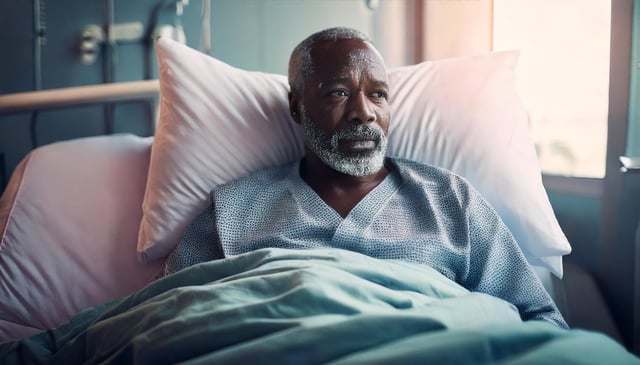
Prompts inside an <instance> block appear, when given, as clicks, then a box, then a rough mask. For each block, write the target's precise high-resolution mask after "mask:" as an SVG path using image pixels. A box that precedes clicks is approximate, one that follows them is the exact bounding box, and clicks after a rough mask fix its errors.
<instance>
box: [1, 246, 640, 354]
mask: <svg viewBox="0 0 640 365" xmlns="http://www.w3.org/2000/svg"><path fill="white" fill-rule="evenodd" d="M0 359H2V360H1V363H2V364H50V363H51V364H67V365H72V364H85V363H91V364H123V363H127V364H173V363H184V364H218V363H220V364H236V363H237V364H265V363H266V364H363V363H366V364H375V363H380V364H387V363H389V364H390V363H393V364H415V363H438V364H483V363H487V364H488V363H491V364H496V363H500V364H525V363H558V364H567V363H571V364H603V363H611V364H613V363H615V364H640V359H638V358H637V357H634V356H633V355H632V354H630V353H629V352H627V351H626V350H625V349H624V348H623V347H622V346H620V345H619V344H618V343H617V342H615V341H613V340H612V339H611V338H609V337H606V336H604V335H602V334H599V333H596V332H589V331H583V330H566V329H560V328H557V327H555V326H554V325H552V324H549V323H546V322H541V321H530V322H522V321H521V320H520V317H519V315H518V312H517V309H516V308H515V307H514V306H512V305H511V304H509V303H507V302H505V301H502V300H500V299H498V298H494V297H491V296H489V295H485V294H481V293H471V292H468V291H467V290H466V289H464V288H462V287H461V286H459V285H458V284H456V283H454V282H452V281H450V280H449V279H447V278H445V277H444V276H442V275H441V274H439V273H438V272H436V271H435V270H433V269H430V268H428V267H424V266H418V265H415V264H408V263H402V262H397V261H384V260H378V259H374V258H370V257H367V256H364V255H361V254H358V253H354V252H349V251H343V250H337V249H313V250H285V249H262V250H258V251H254V252H250V253H247V254H244V255H240V256H236V257H232V258H227V259H224V260H219V261H212V262H207V263H202V264H198V265H195V266H193V267H190V268H187V269H185V270H183V271H180V272H178V273H176V274H174V275H171V276H168V277H166V278H163V279H161V280H158V281H156V282H154V283H151V284H150V285H149V286H147V287H145V288H144V289H142V290H140V291H138V292H136V293H134V294H132V295H129V296H126V297H124V298H122V299H119V300H116V301H114V302H111V303H106V304H103V305H100V306H97V307H93V308H91V309H89V310H86V311H84V312H81V313H80V314H79V315H77V316H75V317H74V318H73V319H72V320H71V321H70V322H69V323H68V324H66V325H64V326H62V327H59V328H58V329H56V330H54V331H50V332H45V333H41V334H38V335H36V336H33V337H30V338H28V339H24V340H20V341H15V342H9V343H5V344H2V345H0Z"/></svg>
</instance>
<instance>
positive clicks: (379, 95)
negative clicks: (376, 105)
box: [373, 91, 387, 99]
mask: <svg viewBox="0 0 640 365" xmlns="http://www.w3.org/2000/svg"><path fill="white" fill-rule="evenodd" d="M373 97H374V98H376V99H386V98H387V92H386V91H376V92H374V93H373Z"/></svg>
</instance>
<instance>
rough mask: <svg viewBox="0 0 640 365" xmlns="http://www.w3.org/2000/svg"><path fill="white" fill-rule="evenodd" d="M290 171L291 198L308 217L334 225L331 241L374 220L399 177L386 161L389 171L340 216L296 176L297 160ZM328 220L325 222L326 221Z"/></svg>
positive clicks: (394, 188)
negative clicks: (345, 213)
mask: <svg viewBox="0 0 640 365" xmlns="http://www.w3.org/2000/svg"><path fill="white" fill-rule="evenodd" d="M291 168H292V169H293V170H292V171H291V172H290V173H291V176H292V179H291V180H290V182H291V183H290V184H289V186H288V188H289V190H290V191H291V193H292V195H293V197H294V198H295V199H296V200H298V202H299V205H300V207H301V209H302V210H303V211H304V213H305V214H307V215H308V216H311V217H323V218H324V219H327V218H329V219H331V223H332V225H333V226H334V227H335V229H336V232H335V234H334V239H333V240H334V241H335V240H336V239H339V238H340V237H341V236H343V234H345V233H347V232H348V234H349V235H350V236H352V235H353V233H354V232H357V231H360V230H362V229H364V228H366V226H368V224H369V223H371V222H373V221H374V218H375V216H376V215H377V214H378V212H379V211H380V210H381V209H382V208H384V206H385V205H386V203H387V201H388V200H389V199H390V198H391V197H392V196H393V195H394V194H395V192H396V191H397V190H398V188H399V187H400V185H401V178H400V175H399V174H398V171H397V166H395V164H393V163H390V164H389V173H388V174H387V176H385V178H384V179H383V180H382V181H381V182H380V184H378V185H377V186H376V187H375V188H373V189H372V190H371V191H370V192H369V193H367V195H365V196H364V198H362V200H360V201H359V202H358V203H357V204H356V205H355V206H354V207H353V209H351V211H350V212H349V213H348V214H347V216H346V217H344V218H343V217H342V216H341V215H340V214H339V213H338V212H337V211H336V210H335V209H333V208H332V207H331V206H329V204H327V203H326V202H325V201H324V200H323V199H322V198H321V197H320V196H319V195H318V194H317V193H316V192H315V190H313V189H312V188H311V186H309V184H307V183H306V182H305V181H304V180H303V179H302V177H301V176H300V161H297V162H296V163H294V164H292V167H291ZM327 223H329V222H327Z"/></svg>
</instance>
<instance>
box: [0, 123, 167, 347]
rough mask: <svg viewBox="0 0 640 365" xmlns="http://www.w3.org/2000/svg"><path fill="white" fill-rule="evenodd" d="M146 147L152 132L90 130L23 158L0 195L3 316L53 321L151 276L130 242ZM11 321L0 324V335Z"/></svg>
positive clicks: (14, 331) (14, 329) (32, 322)
mask: <svg viewBox="0 0 640 365" xmlns="http://www.w3.org/2000/svg"><path fill="white" fill-rule="evenodd" d="M150 147H151V138H141V137H135V136H132V135H115V136H103V137H92V138H84V139H78V140H72V141H67V142H60V143H55V144H51V145H47V146H43V147H41V148H38V149H36V150H33V151H32V152H31V153H29V155H27V156H26V157H25V158H24V159H23V161H22V162H21V163H20V164H19V166H18V167H17V168H16V170H15V171H14V173H13V175H12V177H11V180H10V181H9V185H8V186H7V188H6V190H5V191H4V193H3V195H2V197H1V198H0V234H1V235H2V236H0V238H1V241H0V280H1V281H2V282H1V284H0V298H2V300H0V324H1V323H7V322H12V323H14V324H17V325H24V326H30V327H34V328H38V329H45V328H54V327H56V326H58V325H60V324H62V323H64V322H66V321H67V320H68V319H69V318H70V317H71V316H72V315H74V314H75V313H77V312H78V311H80V310H82V309H84V308H87V307H89V306H92V305H95V304H98V303H102V302H105V301H107V300H111V299H114V298H117V297H119V296H121V295H124V294H127V293H129V292H132V291H135V290H137V289H138V288H140V287H142V286H144V285H145V284H146V283H148V282H149V281H150V280H151V279H152V278H153V277H154V275H155V274H156V272H157V271H158V269H159V267H158V265H142V264H140V263H138V261H137V258H136V254H135V251H134V250H133V249H132V247H134V246H135V243H136V238H137V232H138V227H139V224H140V219H141V218H142V209H141V206H142V199H143V195H144V188H145V183H146V176H147V169H148V164H149V155H150V149H151V148H150ZM2 321H4V322H2ZM18 329H19V327H18V326H5V325H1V327H0V340H7V339H10V338H15V337H18V336H20V334H21V332H20V331H19V330H18Z"/></svg>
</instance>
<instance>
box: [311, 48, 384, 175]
mask: <svg viewBox="0 0 640 365" xmlns="http://www.w3.org/2000/svg"><path fill="white" fill-rule="evenodd" d="M311 55H312V58H313V65H314V68H313V71H312V73H311V75H310V76H309V77H308V79H307V83H306V87H305V91H304V95H303V97H302V100H301V103H300V116H301V118H300V119H301V120H300V122H301V124H302V127H303V130H304V136H305V142H306V145H307V147H308V149H309V150H310V151H311V152H312V153H314V154H315V155H317V156H318V157H319V158H320V160H322V161H323V162H324V163H325V164H326V165H328V166H329V167H331V168H333V169H334V170H337V171H340V172H342V173H345V174H348V175H353V176H366V175H371V174H374V173H376V172H378V171H379V170H380V169H381V168H382V166H383V163H384V156H385V153H386V147H387V139H386V134H387V131H388V127H389V115H390V113H389V104H388V100H387V95H388V83H387V72H386V69H385V66H384V62H383V61H382V58H381V57H380V55H379V54H378V52H377V51H376V50H375V49H374V48H373V46H371V45H370V44H369V43H367V42H363V41H360V40H340V41H337V42H331V41H326V42H321V43H319V44H317V45H316V46H315V47H314V48H313V49H312V52H311Z"/></svg>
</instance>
